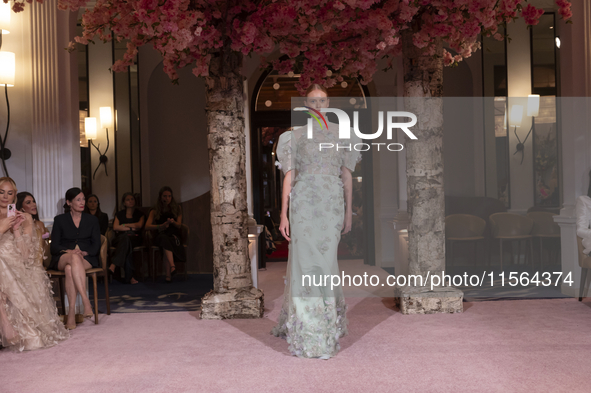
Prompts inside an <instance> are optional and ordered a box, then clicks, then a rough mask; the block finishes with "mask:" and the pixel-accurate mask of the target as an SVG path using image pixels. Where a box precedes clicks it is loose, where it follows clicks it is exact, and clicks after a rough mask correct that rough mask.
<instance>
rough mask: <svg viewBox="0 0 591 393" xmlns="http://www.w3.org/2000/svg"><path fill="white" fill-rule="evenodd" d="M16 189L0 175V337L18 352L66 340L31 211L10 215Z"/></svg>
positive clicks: (66, 333) (11, 182) (65, 332)
mask: <svg viewBox="0 0 591 393" xmlns="http://www.w3.org/2000/svg"><path fill="white" fill-rule="evenodd" d="M16 194H17V189H16V185H15V183H14V181H13V180H12V179H11V178H9V177H2V178H0V341H1V343H2V346H3V347H8V348H10V349H13V350H16V351H24V350H33V349H39V348H47V347H51V346H53V345H56V344H57V343H58V342H59V341H61V340H64V339H66V338H68V331H67V330H66V329H65V328H64V325H63V324H62V323H61V322H60V319H59V317H58V314H57V309H56V307H55V302H54V300H53V296H52V293H51V284H50V282H49V278H48V277H47V274H46V273H45V270H44V269H43V267H42V266H40V265H39V258H40V255H42V254H41V252H42V251H41V247H40V243H39V240H38V238H37V231H36V230H35V229H34V226H35V224H34V222H33V217H32V216H31V215H30V214H27V213H23V212H18V211H17V212H16V214H15V215H14V216H11V217H8V215H7V212H8V205H9V204H11V203H14V202H15V200H16Z"/></svg>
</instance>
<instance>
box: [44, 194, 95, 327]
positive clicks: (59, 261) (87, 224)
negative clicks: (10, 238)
mask: <svg viewBox="0 0 591 393" xmlns="http://www.w3.org/2000/svg"><path fill="white" fill-rule="evenodd" d="M84 202H85V198H84V194H83V193H82V190H80V189H79V188H77V187H75V188H70V189H69V190H68V191H67V192H66V204H65V205H64V210H65V213H64V214H60V215H59V216H56V217H55V219H54V222H53V229H52V231H51V254H52V260H51V265H50V268H52V269H56V268H57V269H58V270H61V271H65V272H66V294H67V295H68V302H69V312H68V320H67V323H66V327H67V328H68V329H75V328H76V320H75V313H76V309H75V306H76V293H79V294H80V296H81V297H82V305H83V306H84V317H86V318H92V316H93V313H92V306H91V305H90V300H88V296H87V295H86V269H90V268H91V267H99V266H100V261H99V252H100V248H101V231H100V226H99V221H98V219H97V218H96V217H95V216H93V215H91V214H88V213H85V212H84Z"/></svg>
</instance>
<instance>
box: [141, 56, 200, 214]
mask: <svg viewBox="0 0 591 393" xmlns="http://www.w3.org/2000/svg"><path fill="white" fill-rule="evenodd" d="M159 60H161V57H160V54H159V53H158V52H156V51H154V50H153V49H151V48H142V49H141V51H140V97H141V98H140V101H141V102H140V105H142V115H141V116H142V119H141V122H140V124H141V130H142V131H141V132H142V177H143V179H146V178H148V181H145V180H144V181H143V182H142V188H143V194H144V200H143V205H144V206H146V205H151V204H153V203H154V202H155V201H156V198H157V196H158V190H159V189H160V188H161V187H162V186H170V187H171V188H172V189H173V192H174V195H175V199H176V200H177V202H184V201H188V200H191V199H193V198H196V197H198V196H200V195H203V194H204V193H206V192H208V191H209V189H210V182H209V159H208V150H207V122H206V119H205V85H204V81H203V78H196V77H195V76H194V75H193V74H192V73H191V69H190V68H185V69H183V70H180V71H179V77H180V79H179V84H178V85H173V84H172V82H171V80H170V79H169V78H168V75H166V74H165V73H164V71H163V66H162V62H161V61H159ZM146 139H147V140H148V143H147V144H144V141H145V140H146Z"/></svg>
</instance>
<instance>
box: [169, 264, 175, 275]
mask: <svg viewBox="0 0 591 393" xmlns="http://www.w3.org/2000/svg"><path fill="white" fill-rule="evenodd" d="M175 274H176V266H171V267H170V277H174V275H175Z"/></svg>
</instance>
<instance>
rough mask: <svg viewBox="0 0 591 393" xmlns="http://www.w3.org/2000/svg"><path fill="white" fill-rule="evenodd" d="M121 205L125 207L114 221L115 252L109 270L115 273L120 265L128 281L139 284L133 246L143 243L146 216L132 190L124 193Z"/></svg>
mask: <svg viewBox="0 0 591 393" xmlns="http://www.w3.org/2000/svg"><path fill="white" fill-rule="evenodd" d="M121 205H122V206H123V209H122V210H120V211H119V212H118V213H117V214H116V215H115V220H114V221H113V230H114V231H115V233H116V237H115V239H114V240H113V246H114V247H115V253H114V255H113V258H112V262H113V263H111V265H110V266H109V271H110V272H111V273H114V272H115V267H116V266H119V267H120V268H123V269H124V271H125V280H126V281H127V283H131V284H137V280H136V279H135V278H134V277H133V248H134V247H138V246H141V245H142V237H141V236H140V234H141V231H142V228H143V227H144V221H145V217H144V215H143V214H142V212H141V211H139V210H137V209H136V208H135V197H134V196H133V194H132V193H131V192H126V193H125V194H123V198H121Z"/></svg>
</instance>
